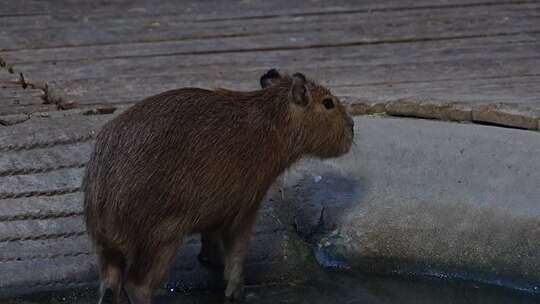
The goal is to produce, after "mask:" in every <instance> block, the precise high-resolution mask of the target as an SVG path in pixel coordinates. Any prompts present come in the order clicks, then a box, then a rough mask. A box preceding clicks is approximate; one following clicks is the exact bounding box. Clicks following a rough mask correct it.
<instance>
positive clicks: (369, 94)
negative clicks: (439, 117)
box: [335, 76, 540, 109]
mask: <svg viewBox="0 0 540 304" xmlns="http://www.w3.org/2000/svg"><path fill="white" fill-rule="evenodd" d="M538 83H540V76H530V77H517V76H516V77H507V78H499V79H497V78H494V79H464V80H455V79H443V80H441V81H439V82H436V83H434V82H433V81H418V82H402V83H392V82H388V83H381V84H378V85H377V84H373V85H358V86H354V85H351V86H346V87H345V86H344V87H339V88H335V91H336V93H337V94H338V95H341V96H344V97H345V98H346V99H347V100H348V102H350V103H355V101H359V100H369V101H371V102H387V101H391V100H396V99H400V98H411V97H413V98H414V99H416V100H427V99H434V100H437V99H438V100H446V101H449V102H468V104H469V105H470V106H473V105H475V104H477V105H482V104H489V103H496V102H504V103H509V104H516V105H519V104H522V105H529V106H530V107H531V108H533V109H538V108H539V104H540V97H539V96H540V89H539V86H538Z"/></svg>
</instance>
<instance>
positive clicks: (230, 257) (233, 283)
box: [223, 212, 256, 301]
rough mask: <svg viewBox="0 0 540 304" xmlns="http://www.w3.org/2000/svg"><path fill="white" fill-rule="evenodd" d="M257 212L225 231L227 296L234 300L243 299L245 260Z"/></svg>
mask: <svg viewBox="0 0 540 304" xmlns="http://www.w3.org/2000/svg"><path fill="white" fill-rule="evenodd" d="M255 218H256V212H254V213H253V214H250V215H249V216H248V217H247V218H245V219H243V220H242V223H239V224H237V225H236V226H234V227H233V228H231V229H227V230H225V231H224V236H223V245H224V248H225V273H224V275H225V280H226V281H227V288H226V289H225V297H226V298H227V299H228V300H232V301H241V300H242V299H243V295H244V260H245V258H246V255H247V251H248V245H249V239H250V237H251V231H252V230H253V225H254V223H255Z"/></svg>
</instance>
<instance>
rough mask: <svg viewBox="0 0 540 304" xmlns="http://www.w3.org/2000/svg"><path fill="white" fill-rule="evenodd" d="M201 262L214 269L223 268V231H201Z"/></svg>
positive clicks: (199, 256)
mask: <svg viewBox="0 0 540 304" xmlns="http://www.w3.org/2000/svg"><path fill="white" fill-rule="evenodd" d="M197 257H198V258H199V262H200V263H201V264H202V265H203V266H205V267H207V268H213V269H223V265H224V261H223V240H222V235H221V231H219V230H211V231H204V232H202V233H201V252H200V253H199V255H198V256H197Z"/></svg>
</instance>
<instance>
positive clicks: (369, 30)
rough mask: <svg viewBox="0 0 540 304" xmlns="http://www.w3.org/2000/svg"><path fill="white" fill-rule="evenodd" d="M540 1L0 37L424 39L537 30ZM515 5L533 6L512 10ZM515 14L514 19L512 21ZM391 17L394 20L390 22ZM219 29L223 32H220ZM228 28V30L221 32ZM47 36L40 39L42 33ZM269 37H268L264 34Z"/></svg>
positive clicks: (153, 21)
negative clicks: (307, 34) (333, 35)
mask: <svg viewBox="0 0 540 304" xmlns="http://www.w3.org/2000/svg"><path fill="white" fill-rule="evenodd" d="M536 7H538V4H535V3H532V4H519V3H518V4H506V5H501V6H487V7H484V6H480V7H464V8H460V7H456V8H454V9H452V10H445V9H437V8H433V9H430V10H421V11H413V10H411V11H408V10H407V11H381V12H376V13H371V12H354V13H349V14H323V15H306V16H302V17H295V18H291V17H290V16H285V17H277V18H262V19H240V20H225V21H221V20H217V21H214V22H204V23H203V22H191V23H186V22H184V21H182V20H178V19H177V18H176V16H156V17H144V16H142V17H137V18H132V19H129V18H125V19H121V21H119V20H117V19H112V18H111V19H105V20H97V21H96V23H95V24H93V23H92V22H91V21H90V20H89V21H88V22H86V23H81V22H79V20H78V19H77V20H67V21H64V20H61V21H58V23H54V24H48V25H47V27H46V28H44V29H42V30H28V29H25V28H22V27H20V26H14V27H13V28H12V29H10V30H9V31H7V33H6V35H3V36H2V37H0V46H2V50H3V51H7V50H15V49H23V48H44V47H54V46H77V45H95V44H119V43H129V42H150V41H165V40H189V39H195V38H197V39H198V38H201V37H207V38H219V37H231V36H232V37H237V36H254V35H257V36H264V35H265V34H269V33H283V34H295V33H296V34H298V33H304V32H316V33H330V32H347V33H348V34H347V36H349V37H350V38H351V39H356V40H357V41H358V40H360V41H375V40H392V39H393V40H395V39H419V38H421V37H440V36H441V34H443V33H449V32H451V33H453V34H454V35H479V34H482V35H494V34H500V33H509V32H512V33H515V32H519V31H534V30H535V29H536V30H538V18H536V17H535V16H536V15H535V13H534V8H536ZM512 8H531V9H521V10H518V9H516V10H512ZM510 17H511V18H512V19H511V23H510ZM505 18H506V19H505ZM389 20H392V21H391V22H389ZM216 33H218V34H216ZM221 33H223V34H221ZM44 36H45V37H47V38H48V39H41V37H44ZM263 39H264V38H263Z"/></svg>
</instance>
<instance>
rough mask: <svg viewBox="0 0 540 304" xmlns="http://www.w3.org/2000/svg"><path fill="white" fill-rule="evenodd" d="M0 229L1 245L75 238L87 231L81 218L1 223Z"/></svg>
mask: <svg viewBox="0 0 540 304" xmlns="http://www.w3.org/2000/svg"><path fill="white" fill-rule="evenodd" d="M0 228H1V229H0V243H1V242H16V241H24V240H39V239H47V238H51V237H54V238H56V237H64V236H73V235H80V234H81V233H84V231H85V228H84V224H83V222H82V220H81V217H80V216H78V217H66V218H56V219H45V220H33V221H12V222H0Z"/></svg>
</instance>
